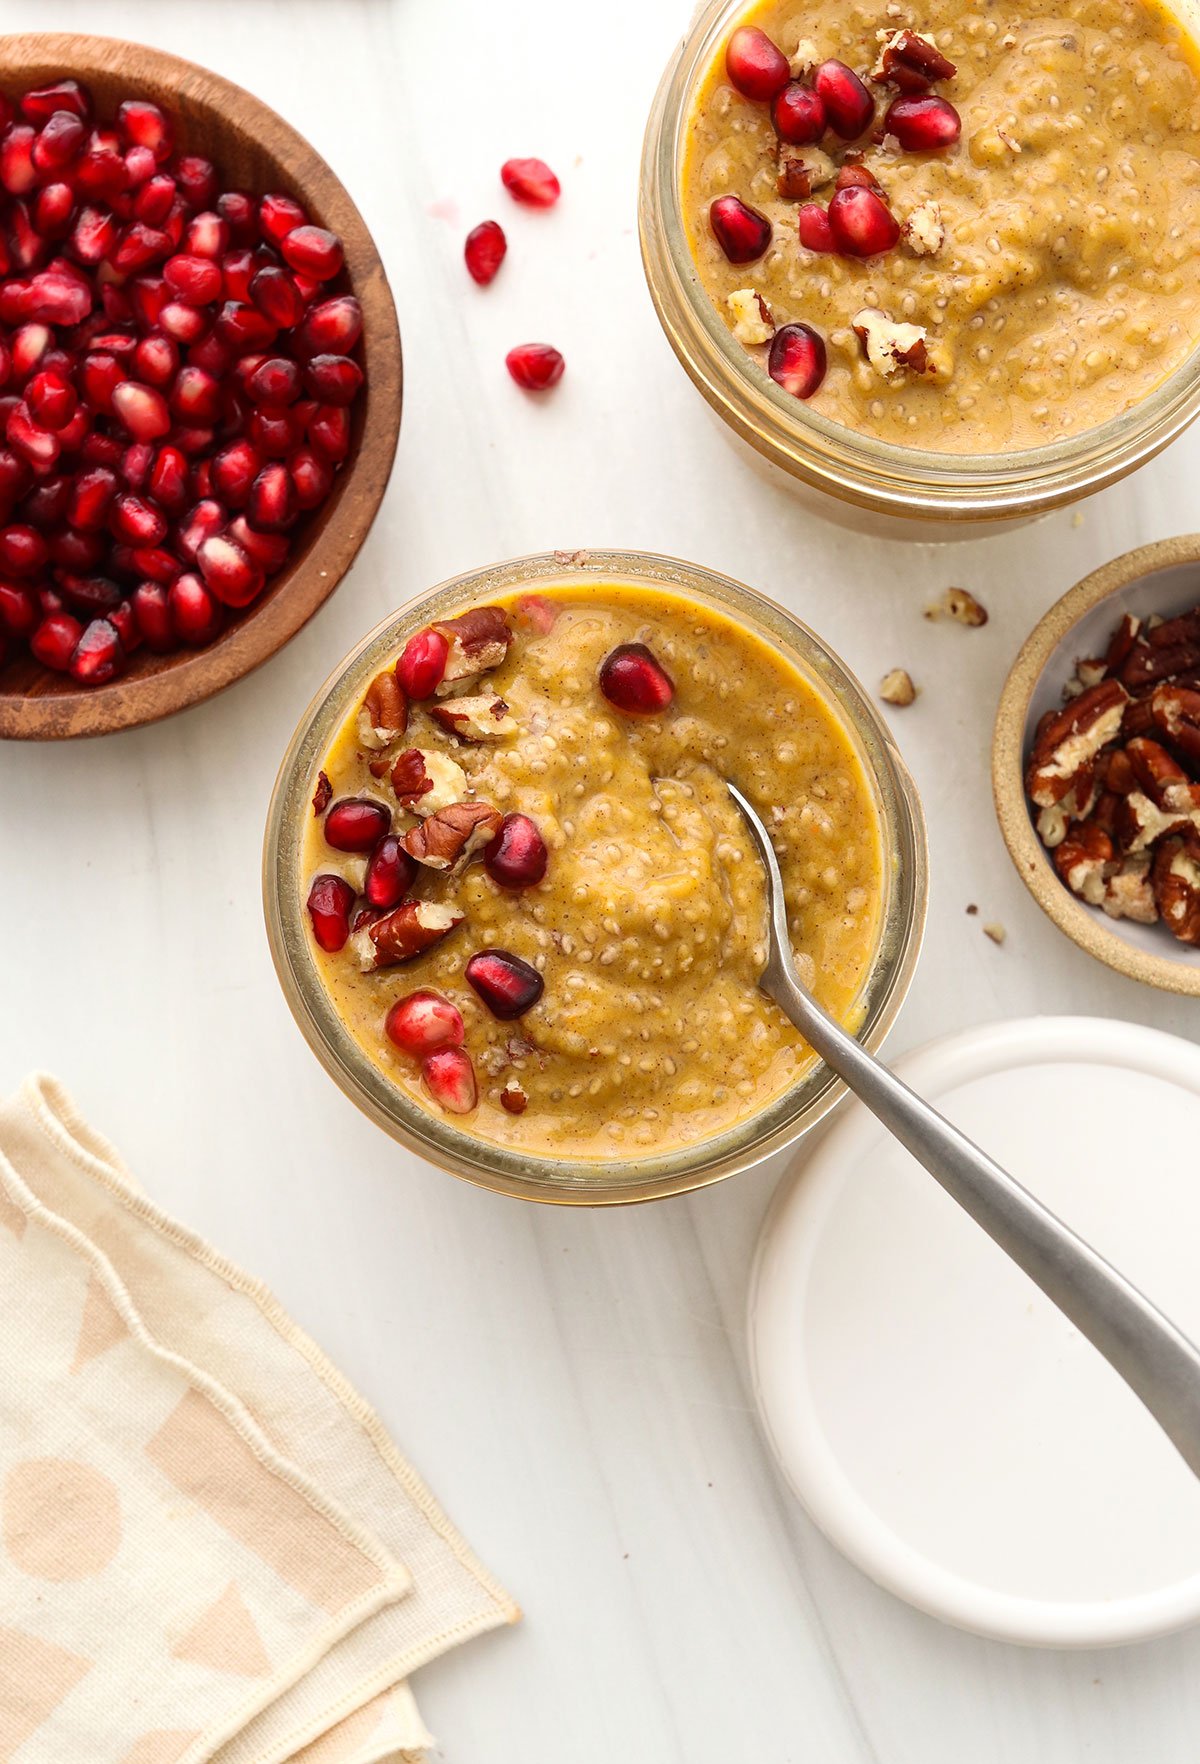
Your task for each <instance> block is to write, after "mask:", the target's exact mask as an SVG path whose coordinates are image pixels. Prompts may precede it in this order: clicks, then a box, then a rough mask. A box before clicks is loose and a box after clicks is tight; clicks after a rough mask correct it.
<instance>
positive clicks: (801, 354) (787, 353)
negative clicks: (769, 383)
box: [767, 325, 826, 398]
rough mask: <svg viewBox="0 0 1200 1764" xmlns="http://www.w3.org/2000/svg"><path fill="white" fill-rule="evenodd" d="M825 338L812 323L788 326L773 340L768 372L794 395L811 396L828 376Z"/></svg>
mask: <svg viewBox="0 0 1200 1764" xmlns="http://www.w3.org/2000/svg"><path fill="white" fill-rule="evenodd" d="M825 366H826V357H825V340H824V338H823V337H821V335H820V334H819V332H817V331H814V330H813V328H812V326H811V325H784V326H783V327H782V329H780V330H778V331H776V333H775V335H774V337H773V338H772V340H771V353H770V355H769V356H768V357H767V372H768V373H769V374H770V376H771V378H772V379H773V380H774V381H775V383H776V385H778V386H782V387H783V389H784V391H785V392H790V393H791V394H792V397H793V398H811V397H812V395H813V393H814V392H815V391H816V389H817V387H818V386H819V385H820V384H821V381H822V380H823V379H824V378H825Z"/></svg>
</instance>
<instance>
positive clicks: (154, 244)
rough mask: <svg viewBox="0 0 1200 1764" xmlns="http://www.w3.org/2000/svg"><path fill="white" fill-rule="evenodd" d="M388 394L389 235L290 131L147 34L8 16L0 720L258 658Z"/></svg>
mask: <svg viewBox="0 0 1200 1764" xmlns="http://www.w3.org/2000/svg"><path fill="white" fill-rule="evenodd" d="M399 412H400V348H399V335H398V332H397V328H396V319H395V311H394V308H393V306H392V300H391V295H390V293H389V291H388V286H387V280H386V277H385V276H384V273H383V269H382V266H381V264H380V261H379V257H378V254H377V252H376V250H375V247H374V245H373V244H372V241H371V238H370V235H369V234H368V232H367V230H366V227H365V226H364V224H363V221H362V218H361V216H360V215H359V213H358V211H357V209H356V208H355V207H354V204H353V203H352V202H351V200H350V198H349V196H348V195H347V194H346V191H345V190H344V189H343V187H342V185H341V184H340V183H339V182H338V180H337V178H336V177H335V176H334V174H333V172H332V171H331V170H330V169H329V167H328V166H327V165H326V164H325V163H324V161H323V160H322V159H321V158H320V157H319V156H318V155H317V154H316V153H314V152H313V150H312V148H311V147H309V146H308V144H307V143H306V142H305V141H303V140H302V139H301V137H300V136H299V135H297V134H296V133H295V131H294V130H292V129H291V128H289V126H288V125H287V124H286V123H285V122H284V121H283V120H282V119H281V118H280V117H278V116H277V115H276V114H275V113H274V112H273V111H271V110H269V109H268V108H267V107H266V106H265V105H263V104H260V103H259V102H258V100H257V99H255V98H252V97H251V96H250V94H249V93H247V92H244V91H242V90H241V89H240V88H239V87H237V86H234V85H232V84H231V83H230V82H229V81H227V80H222V79H219V78H218V77H217V76H216V75H215V74H211V73H208V72H206V71H205V70H204V69H203V68H199V67H196V66H195V65H194V64H192V63H190V62H187V61H183V60H181V59H179V58H178V57H176V56H171V55H166V54H163V53H161V52H159V51H157V50H151V49H146V48H143V47H141V46H139V45H137V44H132V43H120V42H115V41H111V40H109V39H107V38H98V37H73V36H72V37H65V36H64V37H54V36H38V35H29V36H21V37H10V38H5V39H3V40H0V736H17V737H56V736H71V735H85V734H100V733H104V732H107V731H109V730H112V729H117V728H123V727H128V726H130V725H132V724H136V723H143V722H148V721H151V720H153V719H154V718H157V717H161V716H164V715H166V714H168V713H169V712H171V711H175V710H179V709H181V708H183V706H185V705H188V704H192V703H195V702H197V701H198V700H199V699H202V698H205V697H208V696H209V695H210V694H211V693H213V692H215V691H217V690H219V689H220V688H221V687H223V686H226V685H228V684H230V683H231V682H232V681H233V680H236V679H238V678H240V677H241V676H242V675H243V674H245V673H247V672H249V670H250V669H251V668H253V667H255V666H256V665H257V664H258V663H259V662H261V661H264V660H265V659H266V658H267V657H268V656H270V655H271V654H273V653H274V652H275V650H277V649H278V648H279V647H280V646H281V644H283V643H284V642H285V641H286V640H287V639H288V638H289V637H290V636H291V635H292V634H293V633H294V632H295V631H296V630H298V629H299V627H300V626H301V625H302V624H303V623H304V621H305V620H306V619H307V618H308V617H310V616H311V614H312V613H313V612H314V611H315V610H316V608H317V607H318V606H319V605H320V604H321V602H322V601H323V600H324V599H326V598H327V596H328V595H329V594H330V593H332V591H333V590H334V588H335V587H336V586H337V584H338V582H339V580H340V579H341V577H342V575H343V574H344V573H345V571H346V569H347V568H348V567H349V564H350V563H351V561H352V559H353V557H354V555H355V553H356V552H357V550H358V547H359V545H360V544H361V543H362V540H363V538H364V536H365V535H366V533H367V531H368V529H369V527H370V524H371V520H372V518H373V516H374V513H375V511H376V508H377V507H378V504H379V501H380V499H381V497H382V494H383V490H384V487H385V485H386V483H387V478H388V473H389V471H390V468H391V462H392V455H393V453H394V450H395V442H396V434H397V427H398V422H399Z"/></svg>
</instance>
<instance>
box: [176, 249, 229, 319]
mask: <svg viewBox="0 0 1200 1764" xmlns="http://www.w3.org/2000/svg"><path fill="white" fill-rule="evenodd" d="M163 280H164V281H165V282H166V284H167V286H168V288H170V289H171V290H172V292H173V293H175V294H177V295H178V296H179V298H180V300H182V301H183V302H184V303H185V304H186V305H188V306H207V305H208V303H209V301H210V300H217V299H219V298H220V295H221V293H222V281H221V271H220V269H219V267H218V266H217V265H216V264H215V263H213V261H212V259H211V258H208V257H195V256H191V255H189V254H188V253H187V252H177V253H176V255H175V256H174V257H168V259H167V261H166V263H164V264H163Z"/></svg>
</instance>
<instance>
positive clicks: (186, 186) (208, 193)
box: [175, 153, 217, 209]
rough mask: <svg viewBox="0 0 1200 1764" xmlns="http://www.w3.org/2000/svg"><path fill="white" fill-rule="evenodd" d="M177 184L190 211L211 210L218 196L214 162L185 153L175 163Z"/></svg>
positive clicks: (198, 155)
mask: <svg viewBox="0 0 1200 1764" xmlns="http://www.w3.org/2000/svg"><path fill="white" fill-rule="evenodd" d="M175 182H176V184H178V186H179V194H180V196H181V197H182V198H183V201H184V203H185V205H186V206H187V207H188V208H190V209H200V208H211V207H212V205H213V202H214V200H215V198H216V194H217V174H216V171H215V169H214V167H213V164H212V161H211V160H209V159H203V158H202V157H201V156H200V154H198V153H185V154H184V155H183V157H182V158H181V159H177V160H176V162H175Z"/></svg>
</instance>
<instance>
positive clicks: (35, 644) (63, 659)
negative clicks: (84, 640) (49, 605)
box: [29, 612, 83, 674]
mask: <svg viewBox="0 0 1200 1764" xmlns="http://www.w3.org/2000/svg"><path fill="white" fill-rule="evenodd" d="M82 636H83V626H82V625H81V624H80V622H79V620H78V619H74V618H72V617H71V615H70V613H66V612H56V613H51V614H50V615H49V617H48V618H44V619H43V620H42V622H41V624H40V625H39V626H38V628H37V630H36V631H35V632H34V633H33V636H32V637H31V638H30V639H29V647H30V649H31V650H32V651H33V654H34V655H35V656H36V657H37V659H38V661H40V662H41V664H42V666H43V667H44V668H52V669H53V671H54V672H55V673H56V674H65V673H66V671H67V669H68V668H69V667H70V665H71V657H72V656H73V655H74V653H75V651H76V649H77V647H78V645H79V639H80V638H81V637H82Z"/></svg>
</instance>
